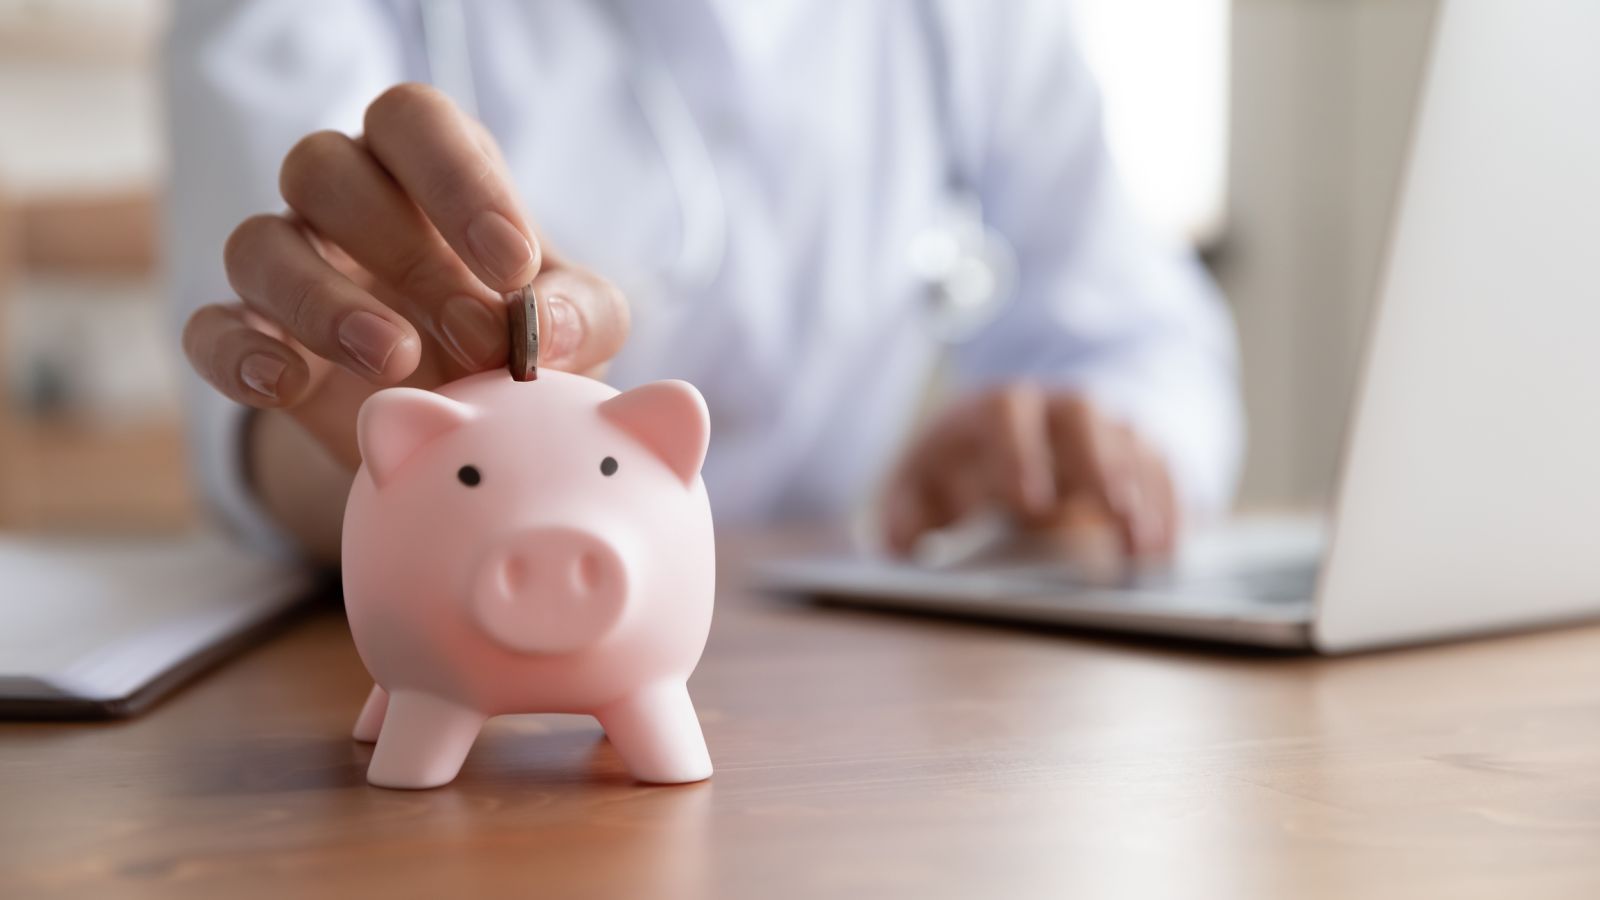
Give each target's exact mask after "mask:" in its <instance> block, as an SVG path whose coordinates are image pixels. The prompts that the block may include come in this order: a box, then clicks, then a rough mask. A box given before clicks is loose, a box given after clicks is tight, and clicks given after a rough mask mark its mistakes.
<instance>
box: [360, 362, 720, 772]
mask: <svg viewBox="0 0 1600 900" xmlns="http://www.w3.org/2000/svg"><path fill="white" fill-rule="evenodd" d="M356 428H357V439H358V442H359V444H360V447H361V458H362V466H361V470H360V471H359V472H358V473H357V474H356V480H355V484H354V486H353V487H352V488H351V490H350V500H349V504H348V506H347V507H346V508H345V516H344V538H343V550H342V552H343V568H344V596H345V605H346V608H347V610H348V612H349V616H350V630H351V632H352V634H353V635H354V636H355V642H356V649H357V650H358V651H359V652H360V654H361V659H362V661H363V662H365V663H366V666H367V671H368V672H370V673H371V674H372V677H373V680H374V681H376V682H377V685H376V686H375V687H373V689H372V695H371V696H370V697H369V698H368V699H367V703H366V706H365V708H363V709H362V711H361V715H360V717H359V718H358V719H357V721H356V726H355V737H356V740H360V741H373V740H376V741H377V747H376V748H375V749H374V751H373V754H372V764H371V765H370V766H369V767H368V769H367V780H368V781H369V782H371V783H372V784H375V785H379V786H381V787H391V788H428V787H437V786H439V785H442V784H445V783H447V782H449V781H450V780H451V779H453V778H455V776H456V773H457V772H459V771H460V769H461V763H462V761H463V760H464V759H465V758H466V755H467V751H468V750H469V749H471V747H472V743H473V741H474V740H476V738H477V736H478V732H479V730H480V729H481V727H482V726H483V723H484V721H485V720H486V719H488V718H489V717H490V716H497V715H502V714H507V713H530V712H562V713H587V714H590V715H593V716H595V717H596V718H598V719H599V720H600V724H601V726H602V727H604V728H605V731H606V734H607V735H608V736H609V737H610V739H611V743H612V745H613V746H614V747H615V748H616V750H617V753H618V754H620V755H621V757H622V759H623V761H624V762H625V763H626V765H627V767H628V769H629V771H631V772H632V773H633V775H634V776H635V777H637V778H638V779H639V780H641V781H651V782H687V781H699V780H701V779H704V778H707V777H709V776H710V775H711V758H710V756H709V755H708V754H707V753H706V744H705V738H704V737H703V736H702V735H701V732H700V722H699V720H698V719H697V718H696V717H695V712H694V706H693V705H692V704H691V703H690V702H689V692H688V689H687V688H686V687H685V682H686V681H687V680H688V677H689V673H690V672H692V671H694V667H695V664H696V663H697V662H698V661H699V659H700V653H701V651H702V650H703V649H704V647H705V642H706V634H707V632H708V631H709V629H710V627H711V605H712V595H713V588H714V583H715V562H714V549H713V545H712V533H711V508H710V505H709V504H708V503H707V500H706V490H705V485H704V483H702V481H701V480H700V465H701V463H702V461H703V460H704V459H705V453H706V444H707V442H708V441H709V439H710V433H711V432H710V420H709V418H708V416H707V413H706V406H705V401H704V400H703V399H701V397H700V394H699V392H698V391H696V390H695V389H694V388H693V387H691V386H690V385H688V384H686V383H684V382H681V381H661V382H655V383H653V384H647V385H644V386H642V387H638V388H635V389H633V390H631V391H627V392H626V393H618V392H617V391H616V390H615V389H613V388H610V387H607V386H606V385H604V384H602V383H600V382H598V381H593V380H591V379H588V378H584V377H582V376H578V375H569V374H566V373H563V372H554V371H548V370H546V371H542V372H540V373H539V378H538V380H537V381H530V382H520V383H519V382H516V381H513V380H512V379H511V378H510V377H509V376H508V375H507V374H506V373H505V372H486V373H483V374H480V375H474V376H471V377H468V378H464V379H462V380H460V381H457V382H455V383H453V384H449V385H446V386H444V387H442V388H440V389H439V390H438V392H430V391H421V390H415V389H412V388H392V389H389V390H384V391H379V392H378V393H376V394H373V395H372V397H371V398H369V399H368V400H367V402H366V403H365V405H363V406H362V407H361V413H360V416H359V418H358V420H357V426H356Z"/></svg>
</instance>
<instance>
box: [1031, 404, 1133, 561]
mask: <svg viewBox="0 0 1600 900" xmlns="http://www.w3.org/2000/svg"><path fill="white" fill-rule="evenodd" d="M1048 406H1049V432H1050V443H1051V453H1052V459H1053V461H1054V463H1055V472H1056V482H1057V485H1058V494H1059V497H1060V499H1061V500H1062V501H1074V502H1083V501H1087V502H1089V503H1091V504H1093V505H1094V506H1095V507H1097V508H1098V509H1099V510H1100V511H1101V513H1103V514H1104V516H1105V517H1106V519H1107V520H1108V521H1109V523H1110V524H1111V525H1112V527H1113V528H1114V529H1115V530H1116V532H1117V536H1118V539H1119V541H1120V543H1121V545H1122V547H1123V549H1124V550H1125V551H1127V552H1130V553H1131V552H1134V551H1135V549H1136V548H1137V547H1138V540H1139V538H1138V535H1137V533H1136V531H1135V529H1136V521H1137V520H1136V518H1135V517H1136V516H1137V515H1139V513H1138V510H1137V506H1136V504H1137V501H1138V498H1137V496H1136V494H1135V492H1136V491H1137V489H1138V484H1137V481H1136V480H1135V478H1134V475H1135V469H1134V465H1135V458H1134V454H1133V446H1132V443H1131V441H1130V440H1129V435H1128V433H1127V432H1126V430H1125V429H1122V428H1121V427H1120V426H1119V425H1118V424H1117V423H1115V422H1113V421H1112V420H1111V419H1109V418H1107V417H1106V416H1105V415H1104V414H1103V413H1102V412H1101V411H1100V409H1099V408H1098V407H1097V406H1096V405H1095V404H1094V403H1093V401H1091V400H1090V399H1089V398H1087V397H1085V396H1083V395H1081V394H1078V393H1061V394H1056V395H1053V396H1052V397H1051V398H1050V400H1049V402H1048Z"/></svg>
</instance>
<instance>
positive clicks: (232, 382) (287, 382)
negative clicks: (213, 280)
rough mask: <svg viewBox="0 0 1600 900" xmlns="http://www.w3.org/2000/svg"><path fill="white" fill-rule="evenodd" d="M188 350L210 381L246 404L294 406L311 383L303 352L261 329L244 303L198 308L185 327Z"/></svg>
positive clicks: (192, 361)
mask: <svg viewBox="0 0 1600 900" xmlns="http://www.w3.org/2000/svg"><path fill="white" fill-rule="evenodd" d="M183 352H184V355H185V356H186V357H188V360H189V365H190V366H191V367H193V368H194V370H195V372H196V373H198V374H199V375H200V377H201V378H202V379H204V380H205V381H206V383H208V384H210V385H211V386H212V387H214V388H216V389H217V391H218V392H220V393H221V394H222V395H223V396H225V397H227V398H228V399H230V400H232V401H234V402H235V403H240V404H243V405H245V406H252V407H255V408H257V409H273V408H279V407H290V406H294V405H295V404H296V403H298V402H299V401H300V399H301V398H302V397H303V396H304V395H305V393H306V391H307V389H308V388H309V386H310V384H311V372H310V368H309V367H308V366H307V364H306V361H305V359H304V358H302V357H301V355H300V353H299V352H298V351H297V350H295V349H294V348H293V347H291V346H289V345H288V344H287V343H285V342H284V341H282V340H279V339H278V338H277V337H274V336H272V335H269V334H267V333H265V332H263V331H262V330H260V329H259V328H257V327H255V325H254V324H252V323H251V322H250V321H249V318H248V316H247V315H246V313H245V310H244V307H243V306H241V305H240V304H236V303H235V304H211V305H208V306H202V307H200V308H199V309H197V310H195V311H194V313H193V314H192V315H190V316H189V320H188V321H187V322H186V323H185V324H184V328H183Z"/></svg>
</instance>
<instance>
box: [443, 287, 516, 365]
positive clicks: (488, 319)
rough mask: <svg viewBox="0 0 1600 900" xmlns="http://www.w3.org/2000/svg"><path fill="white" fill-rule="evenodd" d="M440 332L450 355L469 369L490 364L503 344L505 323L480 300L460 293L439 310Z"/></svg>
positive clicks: (501, 349)
mask: <svg viewBox="0 0 1600 900" xmlns="http://www.w3.org/2000/svg"><path fill="white" fill-rule="evenodd" d="M439 330H440V331H441V332H443V335H442V336H443V338H444V344H445V347H446V348H447V349H448V350H449V351H450V355H451V356H454V357H455V358H456V362H459V363H461V364H462V365H463V366H466V367H467V368H469V369H478V368H482V367H484V366H487V365H489V364H490V363H492V362H493V361H494V360H495V358H496V357H498V356H499V355H500V354H501V353H502V352H503V351H504V350H505V345H506V323H505V320H503V319H501V318H500V317H499V316H496V315H495V314H494V310H492V309H490V308H489V307H488V306H487V305H486V304H485V303H484V302H483V301H482V300H479V299H477V298H476V297H468V296H467V295H465V294H459V295H457V296H454V297H451V298H450V299H449V300H446V301H445V302H444V308H443V309H442V310H440V311H439Z"/></svg>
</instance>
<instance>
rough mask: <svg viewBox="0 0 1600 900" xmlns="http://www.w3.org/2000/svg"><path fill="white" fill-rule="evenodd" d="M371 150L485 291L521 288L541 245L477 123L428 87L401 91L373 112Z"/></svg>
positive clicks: (369, 114) (370, 110) (394, 89)
mask: <svg viewBox="0 0 1600 900" xmlns="http://www.w3.org/2000/svg"><path fill="white" fill-rule="evenodd" d="M365 129H366V141H367V147H368V149H369V150H370V151H371V153H372V155H373V156H374V157H375V158H376V159H377V160H378V162H379V163H380V164H381V165H382V166H383V167H384V168H385V169H387V170H388V171H389V174H391V175H393V176H394V179H395V181H397V182H399V183H400V186H401V187H402V188H403V189H404V190H405V192H406V194H407V195H408V196H409V197H410V198H411V200H412V201H413V202H415V203H416V204H417V206H418V207H420V208H421V209H422V212H423V214H424V215H426V216H427V217H428V220H429V221H430V222H432V223H433V226H434V227H435V228H437V229H438V230H439V233H440V234H441V235H443V236H444V239H445V241H446V242H447V243H449V245H450V248H451V249H452V250H454V251H455V252H456V255H457V256H460V257H461V259H462V261H463V262H465V263H466V264H467V266H468V267H469V268H471V269H472V272H473V274H474V275H477V276H478V278H479V279H480V280H482V281H483V283H484V284H487V285H488V286H489V287H491V288H494V289H495V290H497V291H510V290H514V289H516V288H519V287H522V286H523V285H525V284H527V283H528V282H529V281H531V280H533V276H534V275H535V274H537V273H538V271H539V242H538V240H537V239H536V238H535V237H534V234H533V230H532V229H531V228H529V227H528V223H527V222H526V221H525V220H524V218H523V216H522V213H521V211H520V209H519V208H518V204H517V200H516V193H515V191H514V190H513V188H512V186H511V183H510V178H509V176H508V175H507V174H506V171H505V169H504V167H502V166H501V165H500V162H499V160H498V159H497V158H496V157H495V156H494V155H493V154H491V153H490V152H489V151H488V150H487V149H486V148H485V147H484V146H483V144H482V143H481V142H480V139H479V131H478V129H477V128H476V127H475V125H474V123H473V122H472V120H471V119H469V118H467V115H466V114H465V113H463V112H462V111H461V110H460V109H459V108H457V107H456V105H455V103H453V102H452V101H451V100H450V98H449V97H447V96H445V95H444V94H443V93H441V92H440V91H438V90H436V89H435V88H432V87H429V86H427V85H424V84H400V85H396V86H394V87H392V88H390V89H388V90H387V91H384V92H383V94H382V95H380V96H379V97H378V99H376V100H374V101H373V102H372V105H371V106H368V107H367V115H366V123H365Z"/></svg>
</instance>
